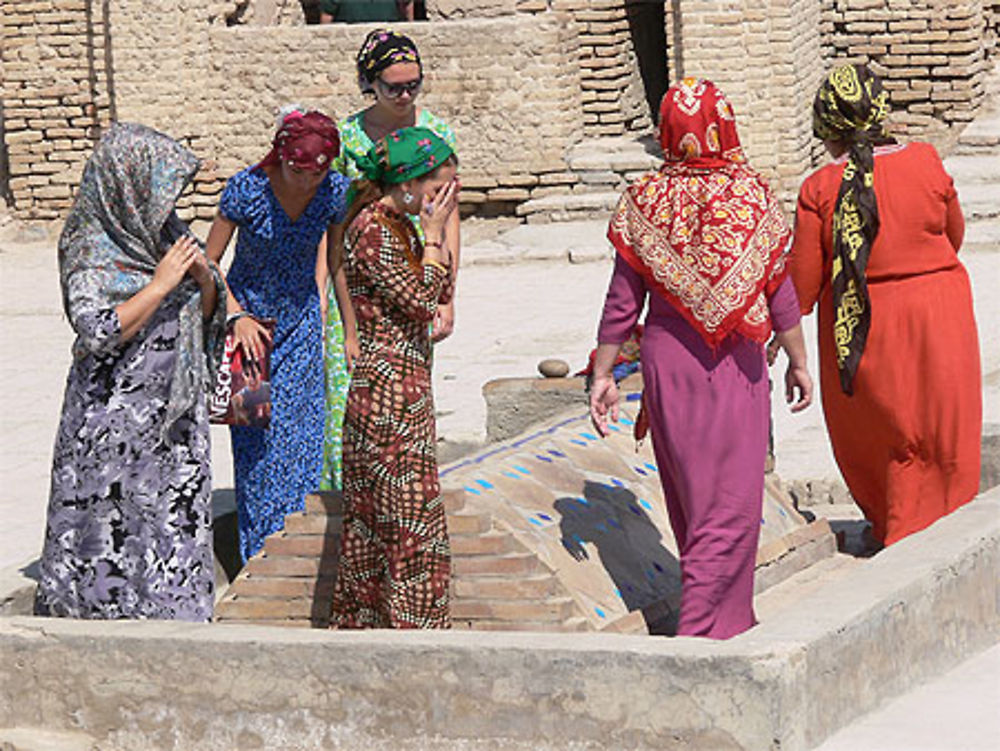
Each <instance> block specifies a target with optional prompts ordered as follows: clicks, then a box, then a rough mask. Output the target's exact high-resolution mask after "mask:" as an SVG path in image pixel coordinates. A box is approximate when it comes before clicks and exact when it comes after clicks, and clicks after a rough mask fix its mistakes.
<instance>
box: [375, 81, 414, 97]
mask: <svg viewBox="0 0 1000 751" xmlns="http://www.w3.org/2000/svg"><path fill="white" fill-rule="evenodd" d="M375 80H376V82H377V83H378V85H379V88H381V89H382V93H383V94H385V95H386V96H387V97H389V98H390V99H399V98H400V97H401V96H403V94H409V95H410V98H411V99H412V98H413V97H415V96H416V95H417V94H419V93H420V87H421V86H423V85H424V79H423V78H417V79H414V80H413V81H405V82H403V83H386V82H385V81H383V80H382V79H381V78H376V79H375Z"/></svg>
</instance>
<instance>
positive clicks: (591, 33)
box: [552, 0, 650, 136]
mask: <svg viewBox="0 0 1000 751" xmlns="http://www.w3.org/2000/svg"><path fill="white" fill-rule="evenodd" d="M552 8H553V9H554V10H557V11H562V12H565V13H567V14H568V15H570V16H571V17H572V18H573V19H574V20H575V21H576V23H577V27H578V32H579V38H580V47H579V58H578V60H579V66H580V86H581V88H582V90H583V122H582V128H581V131H582V133H583V134H584V135H586V136H607V135H621V134H623V133H626V132H630V131H638V130H642V129H644V128H646V127H648V126H649V124H650V120H649V117H648V111H647V107H646V101H645V96H644V93H643V88H642V80H641V79H640V77H639V73H638V63H637V61H636V56H635V50H634V49H633V48H632V41H631V37H630V35H629V27H628V19H627V17H626V15H625V3H624V2H623V0H552Z"/></svg>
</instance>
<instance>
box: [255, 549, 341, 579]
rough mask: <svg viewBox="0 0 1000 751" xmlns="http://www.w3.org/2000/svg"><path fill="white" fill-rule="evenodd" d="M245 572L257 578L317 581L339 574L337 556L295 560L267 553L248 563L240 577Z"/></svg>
mask: <svg viewBox="0 0 1000 751" xmlns="http://www.w3.org/2000/svg"><path fill="white" fill-rule="evenodd" d="M338 552H339V551H338ZM243 572H246V573H247V574H252V575H255V576H290V577H302V578H313V579H315V578H317V577H318V576H320V575H321V574H336V573H337V555H329V556H323V557H322V558H319V557H315V556H311V557H302V558H294V557H290V556H283V555H278V556H275V555H268V554H267V552H266V551H265V552H264V553H262V554H261V553H258V554H257V555H255V556H254V557H253V558H251V559H250V560H249V561H247V563H246V566H244V567H243V571H241V572H240V575H242V574H243Z"/></svg>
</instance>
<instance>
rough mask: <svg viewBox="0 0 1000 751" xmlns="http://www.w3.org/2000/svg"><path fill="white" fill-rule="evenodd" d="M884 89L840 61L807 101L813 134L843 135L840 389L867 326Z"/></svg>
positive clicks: (847, 389) (837, 227) (837, 215)
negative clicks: (810, 105) (868, 272)
mask: <svg viewBox="0 0 1000 751" xmlns="http://www.w3.org/2000/svg"><path fill="white" fill-rule="evenodd" d="M888 114H889V92H887V91H886V90H885V89H884V88H883V87H882V81H881V80H879V78H878V76H876V75H875V74H874V73H872V72H871V71H870V70H868V68H867V67H865V66H862V65H843V66H841V67H839V68H835V69H834V70H833V71H831V72H830V74H829V75H828V76H827V78H826V80H825V81H824V82H823V84H822V85H821V86H820V87H819V91H818V92H817V93H816V100H815V102H814V103H813V134H814V135H815V136H816V137H817V138H822V139H823V140H825V141H843V142H844V143H845V144H846V145H847V147H848V159H847V164H846V165H845V166H844V175H843V178H842V179H841V182H840V190H839V192H838V193H837V204H836V206H835V207H834V210H833V274H832V276H833V281H832V286H833V311H834V323H833V336H834V341H835V343H836V345H837V369H838V370H839V371H840V387H841V389H843V391H844V393H846V394H851V393H852V392H853V385H852V384H853V381H854V374H855V373H856V372H857V370H858V363H859V362H860V361H861V355H862V353H863V352H864V348H865V342H866V341H867V339H868V330H869V328H870V326H871V300H870V299H869V297H868V283H867V281H866V278H865V269H866V268H867V266H868V256H869V255H870V254H871V249H872V244H873V243H874V242H875V236H876V235H877V234H878V228H879V216H878V204H877V202H876V200H875V155H874V147H875V146H880V145H883V144H888V143H895V140H894V139H893V138H891V137H890V136H889V134H888V133H887V132H886V130H885V117H886V115H888Z"/></svg>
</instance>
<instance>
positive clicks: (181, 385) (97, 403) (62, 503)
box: [35, 123, 225, 621]
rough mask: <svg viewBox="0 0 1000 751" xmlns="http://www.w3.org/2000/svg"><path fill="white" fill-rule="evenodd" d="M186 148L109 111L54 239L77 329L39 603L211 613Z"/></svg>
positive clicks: (200, 333) (76, 611)
mask: <svg viewBox="0 0 1000 751" xmlns="http://www.w3.org/2000/svg"><path fill="white" fill-rule="evenodd" d="M197 170H198V160H197V159H196V158H195V156H194V155H193V154H191V153H190V152H189V151H188V150H187V149H185V148H184V147H182V146H181V145H180V144H178V143H177V142H176V141H174V140H173V139H171V138H169V137H167V136H165V135H163V134H162V133H158V132H156V131H154V130H152V129H150V128H147V127H145V126H142V125H135V124H127V123H120V124H117V125H113V126H112V127H111V128H110V130H108V132H107V133H106V134H105V135H104V137H103V138H102V139H101V141H100V143H99V144H98V145H97V148H96V149H95V150H94V154H93V156H91V158H90V160H89V161H88V162H87V166H86V168H85V169H84V172H83V179H82V180H81V182H80V189H79V192H78V194H77V198H76V203H75V204H74V206H73V210H72V211H71V212H70V215H69V217H67V219H66V226H65V227H64V229H63V232H62V235H61V236H60V238H59V276H60V282H61V284H62V293H63V307H64V309H65V311H66V316H67V318H68V319H69V322H70V324H71V325H72V327H73V330H74V331H75V332H76V334H77V338H76V341H75V342H74V344H73V365H72V367H71V369H70V372H69V378H68V379H67V382H66V398H65V400H64V402H63V411H62V417H61V419H60V421H59V432H58V434H57V435H56V443H55V450H54V457H53V460H52V489H51V493H50V496H49V507H48V520H47V524H46V529H45V547H44V550H43V551H42V558H41V562H40V577H39V583H38V590H37V594H36V600H35V612H36V613H38V614H39V615H48V616H63V617H71V618H103V619H117V618H157V619H168V620H184V621H206V620H208V619H210V618H211V617H212V604H213V600H214V597H213V589H214V566H213V561H212V500H211V495H212V494H211V490H212V488H211V484H212V473H211V467H210V464H209V450H210V447H211V443H210V441H209V431H208V408H207V404H206V393H207V390H206V389H207V386H208V384H209V383H210V382H211V378H212V376H213V370H214V363H215V362H217V360H218V358H219V357H221V354H222V351H221V345H222V340H223V330H224V325H225V306H224V304H223V294H224V291H225V286H224V284H223V281H222V275H221V274H220V273H219V272H218V269H217V268H215V266H214V265H212V264H209V263H208V260H207V258H206V257H205V255H204V254H203V253H202V251H201V249H200V248H199V247H198V243H197V241H195V239H194V238H193V237H192V236H191V235H190V233H189V231H188V229H187V226H186V225H185V224H184V223H183V222H182V221H181V220H180V219H179V218H178V217H177V214H175V213H174V204H175V202H176V201H177V198H178V196H179V195H180V194H181V191H182V190H183V189H184V187H185V186H186V185H187V184H188V183H189V182H190V180H191V178H192V177H194V174H195V172H197Z"/></svg>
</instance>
